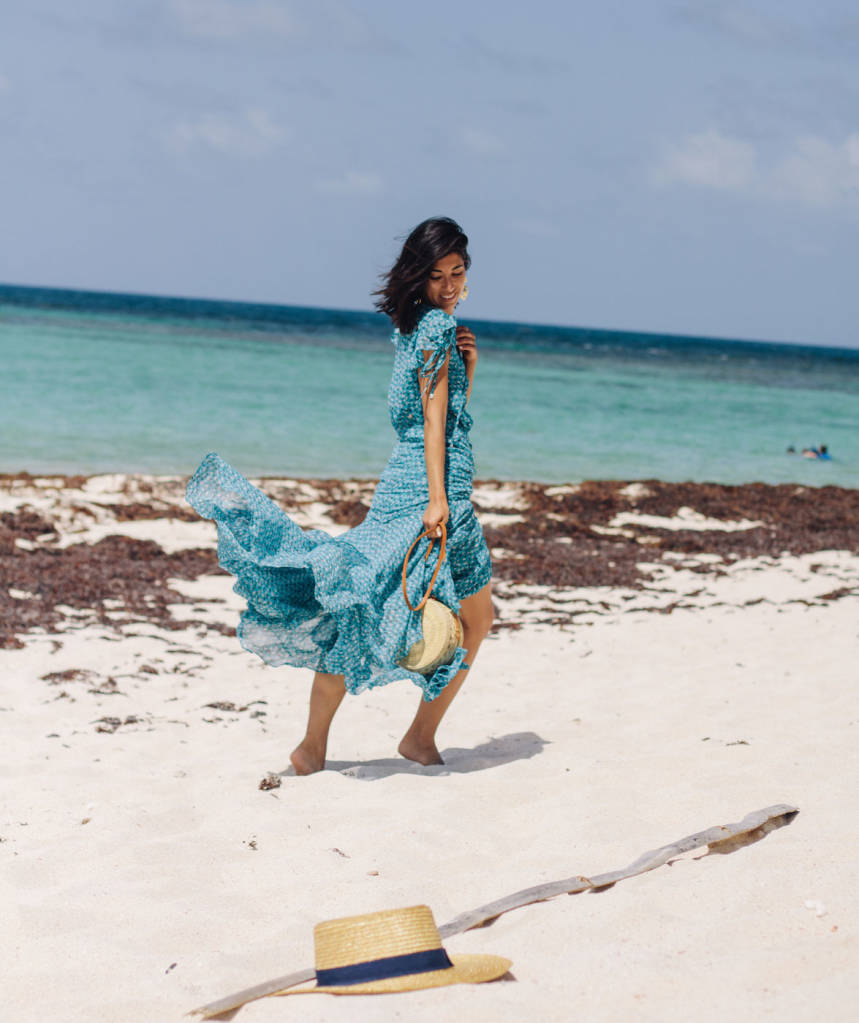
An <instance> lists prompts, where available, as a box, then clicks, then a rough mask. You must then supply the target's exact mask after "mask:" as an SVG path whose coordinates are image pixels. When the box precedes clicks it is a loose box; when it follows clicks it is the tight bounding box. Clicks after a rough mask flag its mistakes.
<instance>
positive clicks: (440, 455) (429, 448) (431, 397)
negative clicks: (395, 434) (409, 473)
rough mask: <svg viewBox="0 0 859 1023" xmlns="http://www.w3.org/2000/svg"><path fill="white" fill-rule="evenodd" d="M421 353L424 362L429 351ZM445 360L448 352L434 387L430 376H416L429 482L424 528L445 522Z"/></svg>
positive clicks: (446, 384) (447, 357) (446, 506)
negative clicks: (422, 417) (422, 418)
mask: <svg viewBox="0 0 859 1023" xmlns="http://www.w3.org/2000/svg"><path fill="white" fill-rule="evenodd" d="M423 354H424V361H425V362H426V361H427V360H428V359H429V358H430V357H431V356H432V354H433V353H432V352H424V353H423ZM449 362H450V353H449V352H448V354H447V355H446V356H445V360H444V362H443V363H442V366H441V368H440V369H439V371H438V375H437V376H436V379H435V387H432V384H431V380H432V378H431V377H428V376H427V377H422V376H420V375H419V376H418V382H419V384H420V389H421V403H422V405H423V410H424V461H425V463H426V470H427V484H428V486H429V504H428V505H427V508H426V511H425V512H424V517H423V524H424V529H432V527H433V526H437V525H438V524H439V523H440V522H444V523H447V519H448V515H449V514H450V510H449V508H448V504H447V492H446V490H445V486H444V458H445V447H446V443H447V440H446V435H445V427H446V423H447V396H448V375H447V370H448V364H449ZM425 392H426V393H425ZM430 392H432V393H430Z"/></svg>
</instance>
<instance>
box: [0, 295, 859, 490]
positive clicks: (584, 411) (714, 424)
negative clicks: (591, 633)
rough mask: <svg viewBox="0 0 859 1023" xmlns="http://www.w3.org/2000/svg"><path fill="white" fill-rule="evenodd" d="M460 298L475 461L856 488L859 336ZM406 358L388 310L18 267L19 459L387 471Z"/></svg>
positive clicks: (501, 469) (1, 353) (7, 307)
mask: <svg viewBox="0 0 859 1023" xmlns="http://www.w3.org/2000/svg"><path fill="white" fill-rule="evenodd" d="M460 312H461V315H460V322H463V323H468V324H469V325H470V326H471V327H472V328H473V329H474V331H475V333H476V334H477V336H478V344H479V349H480V361H479V365H478V374H477V381H476V384H475V389H474V393H473V395H472V399H471V403H470V406H469V407H470V409H471V412H472V414H473V416H474V420H475V426H474V429H473V431H472V435H471V437H472V444H473V447H474V453H475V460H476V464H477V477H478V478H484V479H485V478H499V479H526V480H538V481H543V482H566V481H577V480H582V479H630V480H631V479H647V478H658V479H663V480H673V481H679V480H691V481H699V482H700V481H708V480H709V481H715V482H723V483H748V482H753V481H762V482H769V483H782V482H797V483H802V484H807V485H825V484H838V485H841V486H849V487H859V350H855V349H842V348H823V347H816V346H813V345H810V344H809V345H795V344H791V345H786V344H771V343H762V342H752V341H731V340H719V339H714V338H706V339H705V338H694V337H678V336H667V335H658V334H643V333H642V334H636V333H629V332H617V331H606V330H591V329H583V328H577V327H549V326H536V325H529V324H522V323H497V322H481V321H479V320H472V319H470V318H469V317H468V315H467V308H466V307H462V309H461V310H460ZM392 355H393V350H392V346H391V343H390V328H389V325H388V322H387V320H386V319H385V318H384V317H382V316H379V315H376V314H374V313H365V312H346V311H339V310H332V309H311V308H300V307H293V306H277V305H264V304H251V303H238V302H218V301H211V300H200V299H184V298H160V297H155V296H147V295H121V294H109V293H100V292H82V291H66V290H56V289H46V288H26V287H17V286H5V285H0V359H2V373H3V375H2V380H3V382H2V390H0V395H2V397H0V471H2V472H17V471H22V470H26V471H29V472H31V473H68V474H72V473H100V472H145V473H159V474H182V473H188V472H190V471H192V470H193V469H194V468H195V466H196V465H197V463H198V462H199V461H200V459H201V458H202V456H203V455H204V454H206V452H208V451H217V452H219V453H220V454H221V455H222V456H223V457H224V458H226V459H227V460H228V461H230V462H231V463H232V464H233V465H235V466H236V468H238V469H239V470H240V471H242V472H243V473H245V474H246V475H251V476H254V475H270V476H272V475H274V476H299V477H369V478H373V477H377V476H378V475H379V473H380V472H381V469H382V467H383V466H384V464H385V462H386V460H387V458H388V455H389V454H390V451H391V448H392V445H393V442H394V439H395V438H394V433H393V430H392V428H391V425H390V422H389V420H388V412H387V400H386V394H387V387H388V380H389V376H390V369H391V361H392ZM819 444H826V445H828V447H829V450H830V452H831V454H832V461H830V462H821V461H809V460H806V459H804V458H801V457H800V456H799V455H789V454H787V453H786V448H787V447H788V445H793V446H794V447H796V448H797V449H798V450H799V449H801V448H802V447H806V446H811V445H819Z"/></svg>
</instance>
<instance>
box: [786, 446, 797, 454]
mask: <svg viewBox="0 0 859 1023" xmlns="http://www.w3.org/2000/svg"><path fill="white" fill-rule="evenodd" d="M787 454H789V455H795V454H796V448H795V447H794V446H793V444H788V446H787Z"/></svg>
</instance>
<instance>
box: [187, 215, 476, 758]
mask: <svg viewBox="0 0 859 1023" xmlns="http://www.w3.org/2000/svg"><path fill="white" fill-rule="evenodd" d="M469 265H470V258H469V255H468V238H467V237H466V235H465V234H464V233H463V231H462V229H461V228H460V227H459V225H458V224H456V223H455V221H453V220H450V219H449V218H447V217H438V218H433V219H430V220H426V221H424V222H423V223H421V224H419V225H418V226H417V227H416V228H415V229H414V230H413V231H412V233H411V234H410V235H409V236H408V238H407V239H406V242H405V244H404V245H403V249H402V251H401V253H400V255H399V257H398V259H397V261H396V262H395V263H394V265H393V267H392V268H391V270H390V271H389V272H388V273H387V274H386V275H385V277H384V278H383V284H382V287H381V288H380V290H379V291H378V292H377V293H376V294H377V296H378V301H377V303H376V305H377V308H378V309H379V310H380V311H382V312H384V313H386V314H387V315H388V316H389V317H390V318H391V320H392V322H393V324H394V328H395V329H394V334H393V337H392V341H393V343H394V346H395V354H394V368H393V374H392V377H391V383H390V387H389V391H388V405H389V410H390V415H391V422H392V424H393V427H394V429H395V431H396V433H397V437H398V441H397V443H396V445H395V447H394V450H393V453H392V454H391V457H390V459H389V460H388V463H387V465H386V467H385V469H384V472H383V473H382V476H381V479H380V481H379V484H378V486H377V487H376V490H375V493H374V495H373V500H372V503H371V507H370V510H369V512H368V513H367V517H366V518H365V520H364V521H363V522H362V523H361V524H360V525H358V526H356V527H355V528H354V529H351V530H349V531H348V532H346V533H344V534H342V535H341V536H337V537H332V536H329V535H328V534H327V533H325V532H323V531H321V530H306V531H305V530H302V529H300V528H299V527H298V526H297V525H296V524H295V523H294V522H293V521H292V520H291V519H290V518H289V516H288V515H286V514H285V513H284V512H283V511H282V510H281V509H280V508H279V507H278V506H277V505H275V504H274V502H272V501H270V500H269V498H267V497H266V496H265V495H264V494H263V493H262V492H261V491H260V490H258V489H257V488H256V487H254V486H252V485H251V484H250V483H249V482H248V481H247V480H246V479H245V478H244V477H243V476H241V475H240V474H239V473H238V472H236V470H235V469H233V468H232V467H231V466H229V465H228V464H227V463H226V462H224V461H223V460H222V459H221V458H219V457H218V456H217V455H215V454H210V455H207V456H206V458H205V459H204V460H203V462H202V464H201V465H200V467H199V468H198V470H197V471H196V472H195V473H194V476H193V477H192V478H191V481H190V482H189V484H188V490H187V497H188V500H189V501H190V503H191V504H192V505H193V506H194V508H195V509H196V510H197V511H198V512H199V513H200V514H201V515H203V516H204V517H206V518H211V519H214V521H215V522H216V524H217V527H218V557H219V560H220V563H221V565H222V567H223V568H225V569H226V570H227V571H229V572H232V573H233V574H234V575H235V576H236V577H237V582H236V584H235V587H234V588H235V590H236V592H237V593H239V594H240V595H242V596H243V597H245V598H246V599H247V602H248V607H247V610H246V611H244V612H243V614H242V617H241V622H240V625H239V629H238V635H239V638H240V640H241V642H242V645H243V646H244V647H245V648H246V649H247V650H250V651H252V652H253V653H256V654H258V655H259V656H260V657H262V658H263V660H265V661H266V662H267V663H269V664H273V665H281V664H290V665H293V666H296V667H308V668H312V669H314V671H315V674H314V678H313V686H312V689H311V693H310V713H309V718H308V724H307V731H306V734H305V736H304V738H303V739H302V741H301V743H300V744H299V745H298V746H297V747H296V749H295V750H294V751H293V753H292V756H291V760H292V764H293V767H294V769H295V771H296V773H297V774H310V773H312V772H314V771H319V770H322V768H323V767H324V766H325V754H326V748H327V743H328V732H329V728H330V726H331V722H332V720H333V718H334V714H335V713H336V711H337V708H338V707H339V706H340V703H341V701H342V699H343V697H344V695H345V694H346V692H347V691H348V692H352V693H357V692H360V691H362V690H364V689H367V688H370V687H374V686H378V685H383V684H385V683H387V682H392V681H394V680H396V679H402V678H410V679H411V680H412V681H413V682H415V683H416V684H417V685H418V686H419V687H420V688H421V689H422V691H423V700H422V702H421V703H420V705H419V707H418V710H417V713H416V714H415V717H414V720H413V721H412V723H411V725H410V726H409V729H408V731H407V732H406V734H405V735H404V736H403V739H402V741H401V742H400V744H399V747H398V750H399V752H400V753H401V754H402V755H403V756H404V757H407V758H408V759H409V760H414V761H417V762H418V763H420V764H440V763H442V759H441V757H440V755H439V752H438V748H437V746H436V742H435V737H436V731H437V729H438V726H439V724H440V722H441V720H442V717H443V716H444V714H445V711H446V710H447V708H448V707H449V706H450V704H451V702H452V701H453V698H454V697H455V696H456V694H457V692H458V691H459V689H460V688H461V686H462V684H463V682H464V681H465V676H466V673H467V671H468V668H469V667H470V665H471V664H473V662H474V657H475V655H476V653H477V650H478V648H479V646H480V644H481V642H482V641H483V639H484V638H485V637H486V635H487V634H488V632H489V629H490V627H491V624H492V601H491V595H490V582H489V580H490V576H491V574H492V570H491V564H490V559H489V551H488V549H487V546H486V541H485V540H484V538H483V532H482V530H481V528H480V524H479V523H478V521H477V518H476V516H475V514H474V508H473V507H472V504H471V489H472V480H473V473H474V460H473V456H472V452H471V444H470V442H469V439H468V431H469V429H470V427H471V424H472V420H471V416H470V415H469V413H468V412H467V411H466V404H467V402H468V398H469V396H470V394H471V389H472V386H473V383H474V374H475V368H476V365H477V344H476V339H475V336H474V334H473V333H472V331H471V330H469V329H468V328H467V327H464V326H457V323H456V320H455V319H454V317H453V311H454V309H455V307H456V305H457V303H458V302H459V301H460V300H461V299H462V298H464V297H465V294H466V291H467V289H466V277H465V275H466V271H467V270H468V267H469ZM442 524H444V525H445V526H446V529H447V559H446V561H445V562H444V564H443V565H442V568H441V571H440V572H439V574H438V576H437V579H436V581H435V583H434V585H433V591H432V593H433V596H434V597H436V598H437V599H439V600H441V601H442V602H443V603H445V604H446V605H447V606H448V607H450V608H452V609H453V610H454V611H458V613H459V616H460V619H461V622H462V626H463V640H462V644H463V645H462V646H461V647H459V648H457V650H456V653H455V654H454V656H453V658H452V660H451V661H450V662H449V663H447V664H444V665H442V666H441V667H439V668H436V669H435V670H434V671H433V672H431V673H430V674H426V675H423V674H419V673H417V672H412V671H408V670H406V669H405V668H403V667H401V666H400V665H399V664H398V662H399V661H400V660H402V659H403V658H404V657H405V655H406V654H407V653H408V651H409V649H410V648H411V646H412V644H413V643H415V642H416V641H417V640H418V639H420V637H421V622H420V615H419V614H415V613H413V612H411V611H410V610H409V608H408V607H407V605H406V603H405V601H404V599H403V593H402V589H401V582H402V564H403V560H404V558H405V555H406V552H407V551H408V549H409V547H410V546H411V544H412V543H413V542H414V540H415V539H416V538H417V537H418V536H419V535H420V533H421V532H423V531H424V530H438V531H440V529H439V527H440V526H441V525H442ZM429 543H430V541H429V540H423V541H421V546H419V547H418V548H417V551H416V553H415V555H414V556H413V557H412V558H411V559H410V560H409V566H408V582H409V583H410V584H411V585H410V586H409V591H410V593H412V594H414V593H417V592H418V591H419V590H420V589H421V585H422V584H423V583H424V580H425V574H426V561H425V559H424V554H425V553H426V547H427V545H428V544H429ZM430 560H432V557H431V558H430ZM412 599H414V597H413V598H412Z"/></svg>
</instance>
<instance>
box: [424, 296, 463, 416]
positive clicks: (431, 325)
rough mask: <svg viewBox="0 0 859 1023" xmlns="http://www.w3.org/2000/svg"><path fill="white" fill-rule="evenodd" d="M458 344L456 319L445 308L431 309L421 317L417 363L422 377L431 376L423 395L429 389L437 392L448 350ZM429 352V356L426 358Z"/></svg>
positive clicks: (430, 392)
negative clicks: (425, 355) (439, 377)
mask: <svg viewBox="0 0 859 1023" xmlns="http://www.w3.org/2000/svg"><path fill="white" fill-rule="evenodd" d="M455 344H456V320H455V319H454V318H453V317H452V316H450V315H449V314H448V313H446V312H445V311H444V310H443V309H438V308H432V309H429V310H428V311H427V312H426V313H424V315H423V316H422V317H421V320H420V322H419V323H418V325H417V328H416V330H415V332H414V345H415V349H414V350H415V365H416V366H417V370H418V373H419V374H420V375H421V376H422V377H429V379H428V380H427V382H426V384H425V385H424V389H423V391H422V395H423V394H426V393H427V391H429V396H430V397H432V396H433V394H435V387H436V384H437V383H438V375H439V373H440V372H441V368H442V366H443V365H444V360H445V359H446V358H447V354H448V352H450V351H451V349H452V348H453V346H454V345H455ZM424 352H429V353H430V355H429V358H424Z"/></svg>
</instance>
